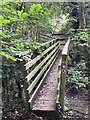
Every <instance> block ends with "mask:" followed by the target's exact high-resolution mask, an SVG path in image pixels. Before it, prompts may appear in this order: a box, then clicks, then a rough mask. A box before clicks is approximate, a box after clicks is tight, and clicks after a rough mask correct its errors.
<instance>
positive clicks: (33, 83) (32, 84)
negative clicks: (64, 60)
mask: <svg viewBox="0 0 90 120" xmlns="http://www.w3.org/2000/svg"><path fill="white" fill-rule="evenodd" d="M53 59H54V57H52V58H51V59H50V60H49V61H48V62H47V64H46V65H45V66H44V67H43V69H42V70H41V71H40V73H39V74H38V75H37V77H36V78H35V80H34V81H33V82H32V83H31V85H30V86H29V87H28V88H27V90H28V92H29V94H30V93H31V91H32V90H33V88H34V86H35V85H36V84H37V82H38V80H39V79H40V77H41V76H42V74H43V73H44V71H45V70H46V69H47V67H48V66H49V65H50V63H51V62H52V60H53Z"/></svg>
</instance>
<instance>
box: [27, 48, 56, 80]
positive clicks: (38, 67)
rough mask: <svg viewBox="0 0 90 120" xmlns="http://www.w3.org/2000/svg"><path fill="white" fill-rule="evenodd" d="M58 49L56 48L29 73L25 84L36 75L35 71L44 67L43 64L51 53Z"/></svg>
mask: <svg viewBox="0 0 90 120" xmlns="http://www.w3.org/2000/svg"><path fill="white" fill-rule="evenodd" d="M57 49H58V46H57V47H56V48H55V49H54V50H53V51H52V52H51V53H50V54H49V55H48V56H47V57H46V58H45V59H44V60H43V61H42V62H41V63H40V64H39V65H38V66H37V67H36V68H35V69H34V70H33V71H32V72H31V73H30V74H28V76H26V78H27V82H29V81H30V79H31V78H32V77H33V76H34V75H35V74H36V73H37V71H38V70H39V69H40V68H41V67H42V66H43V65H44V63H45V62H46V61H47V60H48V59H49V58H50V57H51V56H52V55H53V53H54V52H55V51H56V50H57Z"/></svg>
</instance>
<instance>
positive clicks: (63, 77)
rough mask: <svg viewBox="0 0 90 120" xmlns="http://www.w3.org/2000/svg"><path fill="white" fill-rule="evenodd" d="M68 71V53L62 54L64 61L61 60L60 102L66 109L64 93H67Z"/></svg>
mask: <svg viewBox="0 0 90 120" xmlns="http://www.w3.org/2000/svg"><path fill="white" fill-rule="evenodd" d="M66 72H67V55H62V61H61V86H60V104H61V108H62V110H63V109H64V94H65V83H66Z"/></svg>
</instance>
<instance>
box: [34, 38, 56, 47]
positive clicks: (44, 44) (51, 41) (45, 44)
mask: <svg viewBox="0 0 90 120" xmlns="http://www.w3.org/2000/svg"><path fill="white" fill-rule="evenodd" d="M54 41H57V40H56V39H53V40H50V41H49V42H46V43H43V44H42V45H40V46H38V47H37V48H36V49H39V48H40V47H43V46H47V45H48V44H50V43H53V42H54Z"/></svg>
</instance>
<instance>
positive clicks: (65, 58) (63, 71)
mask: <svg viewBox="0 0 90 120" xmlns="http://www.w3.org/2000/svg"><path fill="white" fill-rule="evenodd" d="M69 43H70V39H68V41H67V43H66V44H65V46H64V49H63V51H62V56H61V62H60V71H61V74H60V77H59V78H60V79H59V83H60V85H59V102H60V105H61V109H62V110H64V95H65V86H66V73H67V62H68V50H69Z"/></svg>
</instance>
